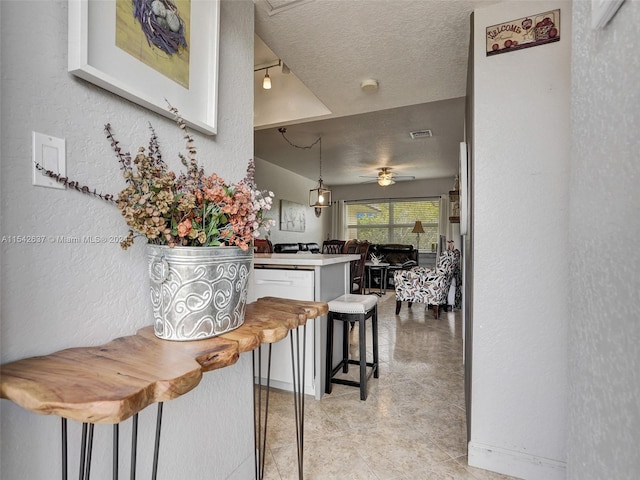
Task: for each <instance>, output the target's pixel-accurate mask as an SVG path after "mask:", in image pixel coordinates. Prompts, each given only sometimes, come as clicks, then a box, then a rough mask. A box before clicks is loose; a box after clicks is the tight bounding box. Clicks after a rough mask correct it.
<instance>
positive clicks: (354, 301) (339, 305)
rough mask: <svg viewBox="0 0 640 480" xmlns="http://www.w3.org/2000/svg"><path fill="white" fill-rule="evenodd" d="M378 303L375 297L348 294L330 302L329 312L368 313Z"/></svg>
mask: <svg viewBox="0 0 640 480" xmlns="http://www.w3.org/2000/svg"><path fill="white" fill-rule="evenodd" d="M377 303H378V297H377V296H375V295H356V294H352V293H347V294H346V295H342V296H340V297H338V298H335V299H333V300H331V301H330V302H329V310H330V311H331V312H338V313H356V314H357V313H367V312H368V311H369V310H371V309H372V308H373V307H375V306H376V305H377Z"/></svg>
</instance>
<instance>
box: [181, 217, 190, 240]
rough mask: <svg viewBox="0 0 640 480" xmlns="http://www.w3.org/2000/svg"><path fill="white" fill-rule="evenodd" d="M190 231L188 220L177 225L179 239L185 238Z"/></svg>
mask: <svg viewBox="0 0 640 480" xmlns="http://www.w3.org/2000/svg"><path fill="white" fill-rule="evenodd" d="M190 231H191V220H189V219H188V218H187V219H186V220H184V221H182V222H180V223H179V224H178V236H179V237H181V238H184V237H186V236H187V235H189V232H190Z"/></svg>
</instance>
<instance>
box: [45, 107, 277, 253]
mask: <svg viewBox="0 0 640 480" xmlns="http://www.w3.org/2000/svg"><path fill="white" fill-rule="evenodd" d="M169 110H170V111H171V112H172V113H173V114H174V116H175V119H176V123H177V124H178V127H179V128H180V129H182V131H183V137H184V139H185V140H186V149H187V155H186V157H185V156H184V155H183V154H179V157H180V160H181V161H182V164H183V165H184V166H185V167H186V168H187V171H186V173H184V172H181V173H180V175H177V176H176V174H175V172H173V171H170V170H169V168H168V166H167V164H166V163H165V162H164V160H163V159H162V155H161V152H160V146H159V143H158V138H157V136H156V134H155V131H154V129H153V127H152V126H151V125H150V126H149V129H150V130H151V138H150V140H149V146H148V147H147V148H145V147H140V148H139V149H138V153H137V154H136V156H135V157H133V158H132V156H131V154H130V153H128V152H127V153H123V151H122V149H121V148H120V142H119V141H118V140H116V139H115V137H114V135H113V132H112V130H111V125H109V124H107V125H105V127H104V128H105V132H106V134H107V139H108V140H109V141H110V142H111V147H112V148H113V150H114V151H115V153H116V156H117V157H118V161H119V162H120V169H121V170H122V172H123V176H124V178H125V181H126V183H127V186H126V188H124V189H123V190H122V191H121V192H120V193H119V194H118V196H117V198H116V197H115V196H114V195H109V194H103V193H99V192H97V191H96V190H91V189H90V188H89V187H86V186H81V185H80V184H79V183H78V182H75V181H71V180H69V179H68V178H67V177H63V176H61V175H59V174H57V173H54V172H52V171H50V170H46V169H44V168H43V167H42V166H41V165H39V164H37V163H36V168H37V169H38V170H40V171H42V172H43V174H44V175H46V176H48V177H50V178H52V179H54V180H55V181H57V182H59V183H61V184H63V185H65V186H68V187H69V188H73V189H75V190H78V191H80V192H82V193H84V194H87V195H92V196H95V197H98V198H100V199H102V200H104V201H106V202H108V203H112V204H116V205H117V207H118V209H119V210H120V212H121V213H122V215H123V216H124V219H125V222H126V223H127V225H128V226H129V227H130V230H129V234H128V236H127V237H126V238H125V240H123V241H122V242H121V244H120V246H121V247H122V248H123V249H125V250H126V249H127V248H128V247H130V246H131V245H132V244H133V241H134V238H135V237H136V236H144V237H146V238H147V241H148V243H151V244H155V245H168V246H169V247H175V246H220V245H235V246H238V247H240V248H241V249H242V250H245V251H246V250H247V249H248V248H249V246H250V244H251V243H252V240H253V239H254V238H257V237H258V236H259V235H260V234H259V229H260V228H263V229H264V230H265V231H267V230H268V229H269V228H270V227H271V226H272V225H273V224H274V223H275V222H274V221H273V220H271V219H267V218H265V217H264V212H265V211H267V210H270V209H271V205H272V202H273V196H274V194H273V192H267V191H264V190H258V188H257V187H256V184H255V164H254V161H253V160H250V161H249V166H248V167H247V175H246V176H245V178H244V179H243V180H241V181H240V182H238V183H236V184H228V183H227V182H226V181H225V180H224V179H223V178H221V177H219V176H218V175H216V174H215V173H213V174H211V175H209V176H206V175H205V173H204V169H203V168H201V167H200V166H199V165H198V161H197V159H196V148H195V146H194V141H193V137H192V136H191V134H190V133H189V132H188V131H187V127H186V124H185V123H184V120H183V119H182V117H181V116H180V114H179V112H178V110H177V109H176V108H174V107H171V106H169Z"/></svg>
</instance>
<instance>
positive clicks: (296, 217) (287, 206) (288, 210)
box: [280, 200, 306, 232]
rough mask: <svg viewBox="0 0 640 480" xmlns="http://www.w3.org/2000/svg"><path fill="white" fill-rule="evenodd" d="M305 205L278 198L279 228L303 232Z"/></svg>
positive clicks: (286, 230)
mask: <svg viewBox="0 0 640 480" xmlns="http://www.w3.org/2000/svg"><path fill="white" fill-rule="evenodd" d="M305 210H306V207H305V206H304V205H301V204H300V203H295V202H290V201H289V200H280V230H283V231H285V232H304V230H305V228H306V216H305Z"/></svg>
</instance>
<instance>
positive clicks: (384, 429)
mask: <svg viewBox="0 0 640 480" xmlns="http://www.w3.org/2000/svg"><path fill="white" fill-rule="evenodd" d="M378 311H379V314H378V325H379V327H378V328H379V334H378V343H379V348H380V353H379V355H380V378H379V379H374V378H373V377H371V379H370V381H369V388H368V392H369V395H368V398H367V400H366V401H360V395H359V390H358V388H356V387H350V386H345V385H337V384H334V385H333V391H332V393H331V395H324V396H323V398H322V400H320V401H316V400H315V399H314V398H313V397H310V396H306V397H305V424H304V478H305V480H359V479H367V480H422V479H429V480H431V479H433V480H441V479H462V480H465V479H468V480H508V479H511V478H512V477H507V476H504V475H499V474H496V473H493V472H489V471H486V470H481V469H477V468H473V467H469V466H468V465H467V459H466V426H465V411H464V408H465V407H464V372H463V364H462V322H461V315H460V312H459V311H456V312H441V314H440V319H438V320H435V319H434V318H433V314H432V312H431V311H430V310H425V309H424V306H422V305H414V306H413V308H412V309H408V308H407V305H406V304H403V306H402V310H401V312H400V314H399V315H397V316H396V315H395V295H394V294H393V292H387V294H386V295H385V296H384V297H383V298H381V299H380V302H379V304H378ZM336 326H337V324H336ZM369 326H370V325H368V327H369ZM357 330H358V329H357V328H355V329H354V330H352V333H351V344H352V348H353V347H356V350H352V351H354V352H355V357H356V358H357V344H358V333H357ZM367 330H368V331H367V334H368V335H369V334H370V330H369V328H368V329H367ZM367 340H368V342H367V343H368V345H369V349H370V347H371V341H370V338H369V337H368V338H367ZM369 352H370V350H369ZM357 370H358V367H357V366H356V365H353V366H351V367H350V371H349V374H348V375H349V376H352V377H354V378H356V377H355V376H356V375H357ZM268 422H269V423H268V426H269V429H268V436H267V454H266V465H265V475H264V478H265V480H289V479H297V478H298V470H297V454H296V431H295V424H294V420H293V400H292V396H291V393H289V392H282V391H279V390H272V393H271V398H270V406H269V420H268Z"/></svg>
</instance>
